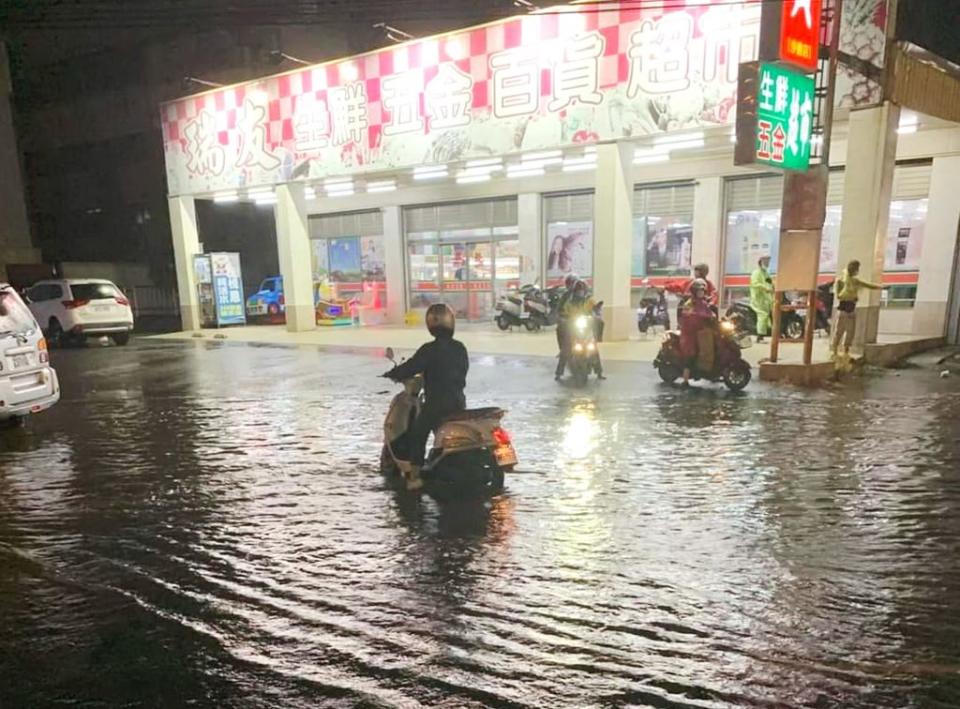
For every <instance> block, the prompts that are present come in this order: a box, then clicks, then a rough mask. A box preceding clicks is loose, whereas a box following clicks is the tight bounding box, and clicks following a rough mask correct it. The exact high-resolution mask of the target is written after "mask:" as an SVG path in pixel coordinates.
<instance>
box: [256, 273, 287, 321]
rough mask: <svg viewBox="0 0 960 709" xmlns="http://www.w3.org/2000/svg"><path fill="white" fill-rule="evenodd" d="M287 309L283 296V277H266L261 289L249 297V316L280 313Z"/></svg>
mask: <svg viewBox="0 0 960 709" xmlns="http://www.w3.org/2000/svg"><path fill="white" fill-rule="evenodd" d="M285 310H286V308H285V300H284V298H283V278H281V277H280V276H275V277H273V278H264V279H263V283H261V284H260V290H259V291H257V292H256V293H254V294H253V295H251V296H250V297H249V298H247V317H251V318H254V317H263V316H267V315H274V316H275V315H280V314H281V313H283V312H284V311H285Z"/></svg>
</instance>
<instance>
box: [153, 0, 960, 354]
mask: <svg viewBox="0 0 960 709" xmlns="http://www.w3.org/2000/svg"><path fill="white" fill-rule="evenodd" d="M758 29H759V8H758V7H757V6H755V5H753V4H745V5H730V4H728V3H725V2H719V1H718V2H715V3H713V4H712V5H711V4H709V3H703V2H697V3H691V4H690V5H689V6H687V7H679V6H676V4H671V5H669V6H668V7H667V8H666V9H663V8H654V9H643V10H640V9H636V8H635V7H632V6H631V8H630V9H619V10H617V9H612V10H607V11H602V12H596V11H586V10H580V9H578V8H576V7H564V8H560V9H556V10H552V11H549V12H543V13H534V14H530V15H526V16H523V17H520V18H512V19H509V20H504V21H501V22H496V23H491V24H489V25H485V26H482V27H478V28H472V29H468V30H464V31H462V32H457V33H453V34H450V35H445V36H442V37H433V38H427V39H423V40H414V41H412V42H410V43H407V44H404V45H399V46H396V47H390V48H387V49H384V50H379V51H376V52H372V53H370V54H366V55H361V56H358V57H352V58H350V59H346V60H342V61H339V62H333V63H329V64H324V65H318V66H316V67H310V68H305V69H302V70H298V71H295V72H291V73H287V74H282V75H279V76H276V77H271V78H267V79H264V80H260V81H258V82H253V83H251V84H247V85H241V86H234V87H228V88H224V89H216V90H214V91H211V92H208V93H205V94H201V95H198V96H194V97H188V98H185V99H182V100H179V101H176V102H173V103H170V104H166V105H164V106H163V107H162V122H163V128H164V139H165V152H166V159H167V173H168V174H167V177H168V185H169V189H170V195H171V197H170V204H171V214H172V215H173V220H172V224H173V232H174V233H173V238H174V245H175V249H176V254H177V261H178V277H179V279H180V297H181V303H182V306H183V309H184V312H183V319H184V326H185V328H188V329H191V328H193V327H195V326H196V318H195V315H194V311H195V307H194V305H193V302H194V301H195V298H194V297H193V296H192V293H193V290H194V288H193V284H192V281H191V278H192V276H191V273H190V269H189V267H188V266H189V261H190V255H191V254H192V253H193V252H194V251H195V250H196V249H197V248H198V242H199V241H202V239H200V238H199V235H198V234H197V227H196V219H195V215H194V206H193V201H194V200H195V199H213V200H214V201H216V202H223V203H230V202H233V201H237V200H252V201H255V202H257V203H258V204H261V205H263V207H264V208H271V207H272V208H273V209H275V213H276V221H277V233H278V238H277V248H278V250H279V256H280V259H279V260H280V267H281V271H282V275H283V277H284V282H285V284H286V289H287V294H286V302H287V311H288V327H290V328H291V329H308V328H312V327H313V326H314V314H313V309H314V305H313V304H314V300H315V299H316V296H317V293H318V289H322V290H323V292H324V293H330V292H334V293H336V294H337V295H338V296H340V297H344V296H346V297H353V296H356V297H358V299H359V301H360V302H361V304H362V309H363V310H364V311H365V317H364V322H384V321H385V322H389V323H400V322H402V321H403V320H404V317H405V315H406V314H407V313H408V312H409V311H412V310H417V309H421V308H424V307H426V306H427V305H429V304H430V303H433V302H438V301H444V302H447V303H449V304H450V305H451V306H452V307H454V309H455V310H456V311H457V312H458V314H459V315H460V316H461V317H463V318H466V319H468V320H477V321H484V320H489V319H491V317H492V314H493V307H494V303H495V301H496V299H497V298H498V297H499V296H500V295H501V294H503V293H504V292H506V291H508V290H509V289H511V288H515V287H516V286H518V285H519V284H521V283H526V282H533V281H540V282H541V283H547V284H553V283H558V282H560V281H562V280H563V278H564V277H565V276H566V275H567V274H570V273H575V274H576V275H578V276H580V277H581V278H584V279H587V280H588V282H590V283H591V284H592V286H593V288H594V291H595V293H596V295H597V298H598V299H602V300H604V302H605V306H606V309H607V310H606V313H605V316H606V318H607V320H608V323H609V330H608V331H609V332H610V333H611V334H612V335H613V336H614V337H626V336H628V335H629V334H630V333H631V332H632V331H633V317H634V316H633V306H634V304H635V303H634V300H635V293H636V292H637V290H638V289H640V288H643V287H644V286H646V285H648V284H651V283H652V284H659V283H662V282H663V281H664V280H667V279H672V278H676V277H677V276H685V275H687V274H689V273H690V269H691V265H692V264H693V263H697V262H705V263H707V264H708V265H709V267H710V270H711V274H712V276H713V277H714V278H715V279H716V281H717V282H718V284H722V291H723V293H724V296H725V298H727V299H732V298H736V297H740V296H741V295H743V293H744V286H745V285H746V282H747V279H748V278H749V273H750V271H751V270H752V269H753V268H754V266H755V265H756V262H757V260H758V259H759V257H760V256H761V255H770V256H771V257H772V260H773V268H774V270H776V264H777V255H778V254H777V244H778V233H779V218H780V202H781V194H782V175H780V174H777V173H768V172H762V171H759V170H756V169H748V168H738V167H734V165H733V144H732V137H731V136H732V124H733V119H734V115H733V114H734V109H735V104H736V77H737V67H738V64H739V63H740V62H741V61H747V60H750V59H752V58H753V57H754V56H755V55H756V47H757V35H758ZM881 35H882V33H881ZM839 89H840V90H839V97H838V103H839V105H840V107H841V110H840V111H839V113H838V118H837V122H836V124H835V127H834V138H833V160H834V163H835V164H834V165H832V166H831V170H832V171H831V179H830V193H829V199H828V205H829V206H828V213H827V223H826V225H825V228H824V237H823V246H822V251H821V263H820V271H821V279H822V280H829V279H832V278H833V277H834V276H835V274H836V272H837V269H838V268H840V267H841V266H842V264H843V263H844V262H845V260H846V259H849V258H854V257H856V258H859V259H861V260H862V261H864V263H865V264H867V268H866V269H865V271H866V275H868V276H869V275H874V277H877V278H882V280H883V282H884V284H885V285H886V286H888V287H887V289H886V290H885V291H884V296H883V300H882V301H881V302H880V303H879V305H880V306H881V316H880V329H881V331H886V332H895V333H903V334H922V335H937V336H939V335H942V334H944V332H945V329H946V328H947V326H948V324H949V322H948V317H947V313H948V309H949V300H950V290H951V278H952V275H953V271H954V267H953V264H954V262H955V258H956V253H957V251H956V246H957V226H958V221H960V206H958V201H957V200H956V199H955V197H954V195H953V193H954V192H955V190H953V189H951V188H952V187H953V185H954V184H955V183H956V181H957V180H958V179H960V128H958V127H957V126H956V125H954V124H949V123H946V122H942V121H937V120H935V119H932V118H928V117H926V116H922V115H917V114H913V113H910V112H906V111H904V112H902V113H901V112H900V111H896V112H895V113H894V114H891V112H890V110H889V107H886V106H876V105H874V104H875V103H876V92H875V91H872V90H871V89H870V87H869V86H867V85H865V84H864V81H863V80H862V78H858V77H857V76H855V75H845V77H844V81H842V82H841V84H840V87H839ZM851 107H852V110H851ZM890 115H895V116H896V118H897V123H896V124H895V125H894V127H893V130H894V133H895V134H894V145H895V146H896V147H895V150H896V162H897V166H896V168H895V171H894V175H893V187H892V192H891V195H890V200H889V217H888V218H887V219H881V220H880V221H879V222H877V225H878V230H882V232H883V233H882V234H880V233H879V232H878V233H877V234H876V235H875V238H874V235H872V234H867V235H866V237H865V236H864V235H863V234H862V233H860V232H862V231H863V230H862V229H859V232H858V233H857V234H856V235H855V236H851V234H853V232H854V231H857V228H855V224H854V222H853V221H850V220H851V219H852V218H851V217H848V216H846V215H848V214H849V215H854V214H857V210H858V209H859V208H860V207H861V204H859V202H860V198H859V196H858V195H859V194H860V193H861V191H862V190H864V189H869V185H868V184H866V182H869V179H870V176H869V175H867V174H866V173H865V172H864V170H863V169H857V170H853V171H849V173H848V170H847V169H845V168H846V166H847V164H848V163H850V164H853V165H855V166H860V165H862V164H864V162H869V163H870V164H872V162H873V161H874V159H875V156H873V155H872V148H871V147H870V146H869V141H868V140H866V139H865V138H864V137H863V136H864V135H866V133H865V132H864V130H867V129H870V128H871V126H875V125H886V124H885V123H883V122H882V120H880V118H878V116H879V117H887V118H888V117H889V116H890ZM878 121H879V122H878ZM888 143H889V141H888ZM881 211H882V210H881ZM844 219H847V220H848V222H847V225H846V227H845V228H844V226H843V222H844ZM865 244H866V246H864V245H865ZM861 252H862V253H861ZM881 252H882V253H881ZM870 264H878V266H877V269H876V270H877V271H878V272H877V273H876V274H872V273H871V267H870ZM879 264H882V265H879Z"/></svg>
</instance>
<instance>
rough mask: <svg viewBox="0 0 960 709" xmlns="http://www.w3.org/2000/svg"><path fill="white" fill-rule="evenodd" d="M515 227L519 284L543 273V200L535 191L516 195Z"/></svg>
mask: <svg viewBox="0 0 960 709" xmlns="http://www.w3.org/2000/svg"><path fill="white" fill-rule="evenodd" d="M517 229H518V231H519V236H520V260H521V263H520V284H521V285H523V284H524V283H533V282H534V281H536V280H537V279H538V278H541V276H542V275H543V256H542V254H543V200H542V199H541V198H540V195H539V194H538V193H536V192H526V193H524V194H520V195H517Z"/></svg>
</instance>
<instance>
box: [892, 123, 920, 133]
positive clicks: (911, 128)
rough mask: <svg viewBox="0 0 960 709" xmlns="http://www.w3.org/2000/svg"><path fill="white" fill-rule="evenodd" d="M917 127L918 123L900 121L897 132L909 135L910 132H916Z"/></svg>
mask: <svg viewBox="0 0 960 709" xmlns="http://www.w3.org/2000/svg"><path fill="white" fill-rule="evenodd" d="M919 129H920V124H919V123H901V124H900V125H899V126H898V127H897V133H899V134H900V135H910V134H911V133H916V132H917V131H918V130H919Z"/></svg>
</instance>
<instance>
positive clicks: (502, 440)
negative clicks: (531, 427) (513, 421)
mask: <svg viewBox="0 0 960 709" xmlns="http://www.w3.org/2000/svg"><path fill="white" fill-rule="evenodd" d="M493 440H495V441H496V442H497V445H498V446H509V445H510V443H511V442H512V439H511V438H510V434H509V433H507V431H506V429H503V428H500V427H499V426H497V427H496V428H495V429H493Z"/></svg>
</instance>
